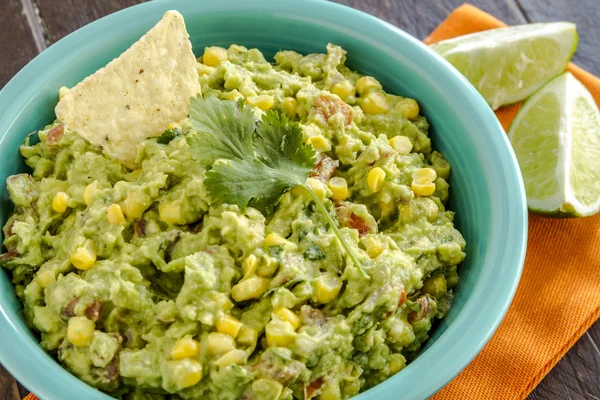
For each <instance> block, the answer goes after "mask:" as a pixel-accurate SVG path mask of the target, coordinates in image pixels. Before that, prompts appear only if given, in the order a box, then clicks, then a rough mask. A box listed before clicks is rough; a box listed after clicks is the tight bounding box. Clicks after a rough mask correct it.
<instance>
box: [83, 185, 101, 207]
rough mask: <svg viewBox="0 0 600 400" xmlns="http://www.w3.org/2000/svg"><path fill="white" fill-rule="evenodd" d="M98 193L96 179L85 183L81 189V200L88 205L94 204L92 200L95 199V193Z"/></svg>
mask: <svg viewBox="0 0 600 400" xmlns="http://www.w3.org/2000/svg"><path fill="white" fill-rule="evenodd" d="M97 193H98V181H94V182H92V183H90V184H89V185H87V186H86V187H85V189H84V190H83V201H84V202H85V204H86V205H87V206H88V207H90V206H91V205H92V204H94V200H95V199H96V194H97Z"/></svg>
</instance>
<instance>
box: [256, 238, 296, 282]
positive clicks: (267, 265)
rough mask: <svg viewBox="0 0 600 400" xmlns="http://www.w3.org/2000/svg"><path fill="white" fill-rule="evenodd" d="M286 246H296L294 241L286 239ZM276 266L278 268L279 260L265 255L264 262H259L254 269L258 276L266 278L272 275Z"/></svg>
mask: <svg viewBox="0 0 600 400" xmlns="http://www.w3.org/2000/svg"><path fill="white" fill-rule="evenodd" d="M286 248H288V249H297V248H298V246H297V245H296V244H295V243H292V242H289V241H287V240H286ZM277 268H279V262H278V261H277V260H276V259H275V258H273V257H271V256H265V257H264V262H262V263H260V265H259V266H258V268H257V269H256V273H257V274H258V275H260V276H264V277H265V278H268V277H270V276H273V274H274V273H275V272H276V271H277Z"/></svg>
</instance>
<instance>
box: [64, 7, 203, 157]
mask: <svg viewBox="0 0 600 400" xmlns="http://www.w3.org/2000/svg"><path fill="white" fill-rule="evenodd" d="M199 92H200V84H199V82H198V73H197V72H196V58H195V57H194V53H193V52H192V44H191V43H190V40H189V35H188V33H187V31H186V29H185V22H184V21H183V17H182V16H181V14H179V13H178V12H177V11H168V12H167V13H165V15H164V16H163V18H162V19H161V20H160V21H159V22H158V23H157V24H156V25H155V26H154V27H153V28H152V29H150V31H148V33H146V34H145V35H144V36H142V38H141V39H140V40H138V41H137V42H135V43H134V44H133V45H132V46H131V47H130V48H129V49H127V50H126V51H125V52H124V53H123V54H121V55H120V56H119V57H118V58H116V59H114V60H112V61H111V62H110V63H109V64H108V65H107V66H106V67H104V68H102V69H100V70H98V71H97V72H95V73H94V74H93V75H90V76H88V77H87V78H85V79H84V80H83V81H82V82H80V83H79V84H78V85H77V86H75V87H74V88H72V89H71V90H70V91H69V92H68V93H67V94H66V95H65V96H64V97H63V98H62V99H61V100H60V101H59V102H58V105H57V106H56V108H55V112H56V117H57V118H58V119H59V120H61V121H62V122H63V123H64V124H65V126H66V127H67V128H69V129H71V130H73V131H75V132H77V133H79V134H80V135H81V136H83V137H84V138H86V139H87V140H89V141H90V142H91V143H93V144H95V145H98V146H100V147H101V148H102V149H103V150H104V151H105V152H106V153H107V154H108V155H109V156H111V157H113V158H117V159H119V160H121V161H123V163H124V164H125V165H127V166H128V167H130V168H133V167H134V166H135V158H136V153H137V145H138V144H139V143H141V142H142V141H144V140H145V139H146V138H148V137H151V136H156V135H159V134H160V133H161V132H163V131H164V130H165V128H166V127H167V125H168V124H169V123H171V122H174V121H179V120H181V119H183V118H185V117H187V115H188V113H189V100H190V97H192V96H197V95H198V93H199Z"/></svg>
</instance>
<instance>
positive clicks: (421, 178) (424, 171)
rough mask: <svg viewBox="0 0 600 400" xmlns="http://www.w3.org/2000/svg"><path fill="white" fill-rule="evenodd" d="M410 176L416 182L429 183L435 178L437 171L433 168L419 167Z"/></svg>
mask: <svg viewBox="0 0 600 400" xmlns="http://www.w3.org/2000/svg"><path fill="white" fill-rule="evenodd" d="M412 177H413V180H414V181H415V182H416V183H420V184H423V183H431V182H433V181H435V179H436V178H437V173H436V172H435V169H433V168H419V169H418V170H416V171H415V172H413V175H412Z"/></svg>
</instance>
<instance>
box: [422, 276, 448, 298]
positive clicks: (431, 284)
mask: <svg viewBox="0 0 600 400" xmlns="http://www.w3.org/2000/svg"><path fill="white" fill-rule="evenodd" d="M422 290H423V293H428V294H430V295H432V296H433V297H438V298H439V297H441V296H442V295H443V294H444V293H446V291H447V290H448V283H447V282H446V278H445V277H444V275H435V276H431V277H429V278H427V279H425V282H423V288H422Z"/></svg>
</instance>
